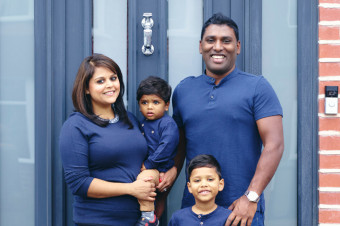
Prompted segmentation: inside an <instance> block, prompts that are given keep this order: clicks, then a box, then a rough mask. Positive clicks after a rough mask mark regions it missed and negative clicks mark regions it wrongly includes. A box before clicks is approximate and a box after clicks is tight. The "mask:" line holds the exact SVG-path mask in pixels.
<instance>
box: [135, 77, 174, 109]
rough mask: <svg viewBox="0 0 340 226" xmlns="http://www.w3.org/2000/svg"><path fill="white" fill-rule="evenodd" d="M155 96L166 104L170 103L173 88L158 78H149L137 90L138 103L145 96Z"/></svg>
mask: <svg viewBox="0 0 340 226" xmlns="http://www.w3.org/2000/svg"><path fill="white" fill-rule="evenodd" d="M152 94H155V95H157V96H159V97H160V98H161V99H162V100H164V102H165V103H168V102H169V101H170V97H171V86H170V85H169V84H168V83H167V82H166V81H165V80H163V79H161V78H159V77H156V76H149V77H148V78H146V79H144V80H143V81H141V83H140V84H139V86H138V89H137V101H138V102H139V101H140V99H141V98H142V96H143V95H152Z"/></svg>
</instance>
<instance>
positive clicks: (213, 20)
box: [201, 13, 239, 41]
mask: <svg viewBox="0 0 340 226" xmlns="http://www.w3.org/2000/svg"><path fill="white" fill-rule="evenodd" d="M211 24H216V25H227V26H228V27H230V28H232V29H233V30H234V33H235V37H236V40H237V41H238V40H239V34H238V26H237V24H236V23H235V21H233V20H232V19H230V18H229V17H227V16H224V15H223V14H222V13H215V14H214V15H212V17H210V18H209V19H208V20H207V21H206V22H205V23H204V25H203V27H202V31H201V40H202V38H203V36H204V33H205V30H206V28H207V27H208V26H209V25H211Z"/></svg>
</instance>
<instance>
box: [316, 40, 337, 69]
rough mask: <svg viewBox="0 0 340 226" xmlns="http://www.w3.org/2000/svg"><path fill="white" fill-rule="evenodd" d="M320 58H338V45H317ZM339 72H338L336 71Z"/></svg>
mask: <svg viewBox="0 0 340 226" xmlns="http://www.w3.org/2000/svg"><path fill="white" fill-rule="evenodd" d="M319 57H320V58H340V45H329V44H322V45H319ZM338 73H339V72H338Z"/></svg>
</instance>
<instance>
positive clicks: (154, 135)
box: [137, 76, 179, 226]
mask: <svg viewBox="0 0 340 226" xmlns="http://www.w3.org/2000/svg"><path fill="white" fill-rule="evenodd" d="M170 97H171V87H170V86H169V85H168V83H167V82H166V81H164V80H163V79H161V78H159V77H154V76H150V77H148V78H147V79H145V80H143V81H142V82H141V83H140V85H139V87H138V90H137V100H138V104H139V109H140V111H141V112H142V114H143V116H144V120H143V121H142V122H141V126H142V132H143V134H144V137H145V139H146V142H147V144H148V158H147V159H146V160H145V161H144V163H143V165H142V168H141V171H142V172H141V173H140V174H139V175H138V177H137V179H139V178H145V177H149V176H151V177H152V178H153V179H154V180H155V181H154V182H155V184H156V185H158V183H159V181H162V180H163V176H164V173H165V172H166V171H168V170H169V169H170V168H172V167H173V165H174V160H173V158H174V157H175V155H176V147H177V145H178V141H179V132H178V127H177V124H176V123H175V121H174V120H173V119H172V118H171V117H170V116H169V115H167V114H165V112H166V111H168V109H169V104H170ZM163 191H164V190H163ZM165 191H166V188H165ZM138 201H139V204H140V210H141V211H142V216H141V218H140V219H139V221H138V223H137V225H138V226H139V225H148V226H153V225H158V219H157V218H156V216H155V214H154V209H155V206H154V202H150V201H141V200H138Z"/></svg>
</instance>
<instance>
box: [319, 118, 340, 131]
mask: <svg viewBox="0 0 340 226" xmlns="http://www.w3.org/2000/svg"><path fill="white" fill-rule="evenodd" d="M319 130H320V131H323V130H336V131H340V118H319Z"/></svg>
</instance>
